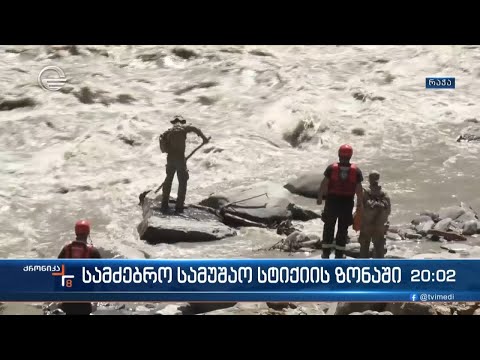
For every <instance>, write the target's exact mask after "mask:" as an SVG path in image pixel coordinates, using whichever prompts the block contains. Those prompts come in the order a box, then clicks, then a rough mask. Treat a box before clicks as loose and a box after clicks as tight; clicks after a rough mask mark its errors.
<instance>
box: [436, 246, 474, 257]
mask: <svg viewBox="0 0 480 360" xmlns="http://www.w3.org/2000/svg"><path fill="white" fill-rule="evenodd" d="M440 248H441V249H444V250H448V252H449V253H452V254H465V255H468V254H469V253H470V252H471V251H472V250H473V246H471V245H467V244H459V243H448V244H442V245H441V246H440Z"/></svg>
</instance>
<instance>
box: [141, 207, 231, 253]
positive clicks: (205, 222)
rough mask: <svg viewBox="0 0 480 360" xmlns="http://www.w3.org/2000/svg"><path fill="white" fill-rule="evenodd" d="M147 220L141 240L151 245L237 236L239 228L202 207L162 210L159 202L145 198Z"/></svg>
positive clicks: (144, 222) (145, 219)
mask: <svg viewBox="0 0 480 360" xmlns="http://www.w3.org/2000/svg"><path fill="white" fill-rule="evenodd" d="M143 210H144V212H143V214H144V215H143V221H142V222H141V223H140V224H139V225H138V227H137V230H138V233H139V234H140V239H142V240H145V241H146V242H148V243H149V244H160V243H168V244H172V243H178V242H207V241H215V240H221V239H224V238H226V237H230V236H234V235H236V231H235V230H234V229H232V228H230V227H228V226H226V225H225V224H223V223H222V222H221V221H220V219H219V218H218V217H217V216H216V215H214V214H212V213H210V212H208V211H206V210H202V209H197V208H192V207H186V208H185V212H184V213H183V214H178V215H176V214H174V213H173V210H172V211H171V212H169V213H162V212H160V211H159V208H158V204H155V203H154V202H152V201H150V200H148V199H147V198H146V199H145V201H144V203H143Z"/></svg>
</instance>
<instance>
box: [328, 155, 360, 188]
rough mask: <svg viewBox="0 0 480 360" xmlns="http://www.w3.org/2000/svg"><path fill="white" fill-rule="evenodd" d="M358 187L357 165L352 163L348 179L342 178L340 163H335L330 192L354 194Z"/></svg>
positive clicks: (329, 183)
mask: <svg viewBox="0 0 480 360" xmlns="http://www.w3.org/2000/svg"><path fill="white" fill-rule="evenodd" d="M356 187H357V166H356V165H355V164H351V165H350V169H349V170H348V176H347V178H346V179H344V180H343V179H341V178H340V164H339V163H334V164H333V168H332V174H331V176H330V181H329V182H328V193H329V194H332V195H338V196H354V195H355V189H356Z"/></svg>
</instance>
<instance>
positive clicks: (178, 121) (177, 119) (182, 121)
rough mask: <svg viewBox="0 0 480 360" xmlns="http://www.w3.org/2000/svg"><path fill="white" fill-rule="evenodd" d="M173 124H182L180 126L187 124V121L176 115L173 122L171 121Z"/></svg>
mask: <svg viewBox="0 0 480 360" xmlns="http://www.w3.org/2000/svg"><path fill="white" fill-rule="evenodd" d="M170 122H171V123H172V124H176V123H180V124H186V123H187V120H185V119H184V118H183V117H182V116H180V115H175V116H174V118H173V120H171V121H170Z"/></svg>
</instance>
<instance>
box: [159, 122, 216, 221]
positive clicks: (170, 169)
mask: <svg viewBox="0 0 480 360" xmlns="http://www.w3.org/2000/svg"><path fill="white" fill-rule="evenodd" d="M170 122H171V123H172V124H173V126H172V127H171V128H170V129H168V130H167V131H165V132H164V133H163V134H162V135H160V138H159V142H160V150H161V151H162V152H163V153H167V165H166V173H167V176H166V178H165V182H164V183H163V194H162V206H161V208H162V211H164V212H165V211H168V202H169V200H170V191H171V190H172V182H173V177H174V176H175V173H177V178H178V193H177V201H176V204H175V211H176V212H177V213H181V212H183V208H184V204H185V196H186V194H187V181H188V179H189V175H188V169H187V161H186V159H185V148H186V141H187V134H188V133H191V132H193V133H195V134H197V135H198V136H199V137H201V138H202V139H203V143H204V144H206V143H208V138H207V137H206V136H205V135H204V134H203V132H202V131H201V130H200V129H198V128H196V127H194V126H192V125H186V123H187V122H186V121H185V119H183V118H182V117H181V116H175V118H174V119H173V120H172V121H170Z"/></svg>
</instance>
